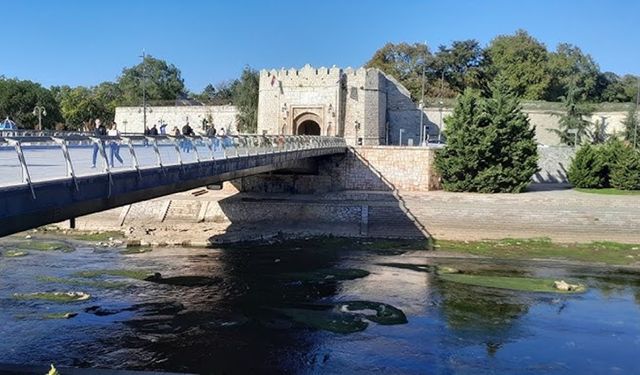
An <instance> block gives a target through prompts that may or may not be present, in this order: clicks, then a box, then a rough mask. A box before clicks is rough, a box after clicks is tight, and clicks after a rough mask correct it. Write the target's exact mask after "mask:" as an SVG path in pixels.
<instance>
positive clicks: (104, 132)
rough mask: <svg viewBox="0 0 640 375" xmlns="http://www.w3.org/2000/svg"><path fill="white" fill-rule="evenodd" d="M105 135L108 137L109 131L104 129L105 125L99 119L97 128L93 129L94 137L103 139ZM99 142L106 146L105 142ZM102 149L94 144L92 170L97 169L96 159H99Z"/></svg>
mask: <svg viewBox="0 0 640 375" xmlns="http://www.w3.org/2000/svg"><path fill="white" fill-rule="evenodd" d="M105 135H107V129H106V128H105V127H104V125H102V121H101V120H100V119H99V118H97V119H96V122H95V128H94V129H93V136H94V137H96V138H102V137H104V136H105ZM98 142H100V143H102V145H103V146H104V142H103V141H102V139H100V140H99V141H98ZM99 149H100V147H99V146H98V143H97V142H94V143H93V158H92V159H91V161H92V162H91V168H95V167H96V159H97V158H98V150H99Z"/></svg>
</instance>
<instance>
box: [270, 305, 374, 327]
mask: <svg viewBox="0 0 640 375" xmlns="http://www.w3.org/2000/svg"><path fill="white" fill-rule="evenodd" d="M276 311H278V312H280V313H282V314H283V315H285V316H287V317H289V318H290V319H292V320H293V321H295V322H297V323H301V324H304V325H306V326H309V327H311V328H315V329H320V330H324V331H330V332H335V333H354V332H360V331H364V330H365V329H366V328H367V327H368V326H369V323H367V322H366V321H364V319H362V317H361V316H358V315H354V314H342V313H339V312H335V311H332V310H313V309H276Z"/></svg>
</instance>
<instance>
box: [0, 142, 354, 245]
mask: <svg viewBox="0 0 640 375" xmlns="http://www.w3.org/2000/svg"><path fill="white" fill-rule="evenodd" d="M136 138H137V139H136V142H135V143H134V142H133V141H131V138H122V139H121V138H105V139H91V140H89V141H90V142H92V143H93V144H95V145H96V146H97V147H98V157H97V163H96V168H92V165H91V164H92V162H93V160H92V158H93V152H94V151H93V150H94V146H93V144H88V143H87V142H86V139H85V140H83V141H81V142H78V141H77V140H75V138H74V140H73V141H67V140H64V139H63V140H62V141H60V140H58V141H57V142H59V145H58V146H54V145H53V144H51V142H50V140H49V141H48V140H47V139H43V140H40V139H38V140H37V142H30V139H29V138H13V139H11V138H8V137H7V138H5V141H6V142H7V144H5V145H4V146H2V147H0V176H1V177H0V236H2V235H7V234H11V233H15V232H18V231H21V230H25V229H29V228H33V227H37V226H40V225H44V224H48V223H53V222H58V221H62V220H65V219H69V218H73V217H77V216H81V215H86V214H89V213H92V212H97V211H102V210H106V209H110V208H114V207H118V206H121V205H125V204H130V203H134V202H138V201H142V200H147V199H151V198H155V197H159V196H162V195H167V194H172V193H176V192H179V191H184V190H188V189H192V188H196V187H200V186H204V185H208V184H213V183H218V182H221V181H225V180H230V179H234V178H239V177H243V176H248V175H253V174H258V173H264V172H268V171H273V170H277V169H283V168H292V167H295V166H296V165H297V163H298V162H299V161H300V160H303V159H306V158H312V157H319V156H323V155H331V154H336V153H341V152H344V151H345V150H346V144H345V142H344V139H341V138H334V137H307V136H271V137H267V136H241V137H227V138H224V139H220V138H212V139H209V138H200V137H196V138H190V139H186V138H183V137H180V138H170V137H148V138H145V137H136ZM33 140H36V139H35V138H33ZM112 142H113V143H116V144H118V145H121V146H122V147H121V148H120V155H121V156H122V157H123V163H122V164H121V163H119V162H117V161H116V162H115V168H111V167H110V166H109V165H108V164H109V163H108V154H109V153H108V152H107V150H110V147H111V146H110V145H111V143H112ZM183 142H187V145H184V144H183ZM105 146H106V147H105ZM183 146H185V147H188V148H189V151H188V152H186V149H185V148H183ZM65 150H66V152H65ZM11 155H13V158H12V157H11ZM125 156H128V158H127V159H125Z"/></svg>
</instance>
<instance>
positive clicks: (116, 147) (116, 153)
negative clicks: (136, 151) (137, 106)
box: [91, 119, 226, 168]
mask: <svg viewBox="0 0 640 375" xmlns="http://www.w3.org/2000/svg"><path fill="white" fill-rule="evenodd" d="M166 127H167V124H166V123H164V122H162V121H161V122H160V126H157V125H156V124H154V125H153V126H152V127H151V128H148V127H147V126H145V127H144V133H143V134H144V135H145V136H156V135H164V134H166ZM158 128H159V130H158ZM172 135H173V136H175V137H179V136H181V135H184V136H185V138H183V139H182V140H181V141H180V149H181V151H182V152H185V153H189V152H190V151H191V150H192V149H194V148H195V146H194V145H193V143H192V141H191V140H190V139H189V137H194V136H196V133H195V131H194V130H193V128H192V127H191V126H190V125H189V121H187V123H186V124H185V125H184V126H183V127H182V131H180V129H178V127H177V126H174V127H173V130H172ZM93 136H94V137H96V138H102V137H106V136H110V137H118V136H120V131H118V126H117V124H116V123H115V121H114V122H112V123H111V125H110V126H109V127H108V129H107V127H105V126H104V125H103V124H102V120H100V119H96V120H95V128H94V130H93ZM206 136H207V137H220V138H222V141H221V142H222V145H225V139H226V131H225V128H224V127H221V128H220V130H219V131H218V130H216V128H215V126H213V124H211V125H209V126H207V127H206ZM100 143H101V144H102V145H103V146H105V143H104V142H103V141H102V140H101V141H100ZM144 145H145V146H147V145H148V141H147V140H146V138H145V141H144ZM220 145H221V143H220V141H219V140H218V139H217V138H214V141H213V147H214V149H216V150H217V149H218V148H219V147H220ZM108 146H109V157H108V162H109V165H110V166H111V168H114V166H115V165H114V160H117V161H119V162H120V164H121V165H122V164H124V161H123V160H122V157H121V156H120V143H119V142H117V141H116V140H110V141H108ZM99 150H100V146H99V142H94V144H93V157H92V163H91V168H95V167H96V161H97V158H98V151H99ZM105 152H106V150H105Z"/></svg>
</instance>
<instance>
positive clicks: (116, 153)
mask: <svg viewBox="0 0 640 375" xmlns="http://www.w3.org/2000/svg"><path fill="white" fill-rule="evenodd" d="M107 135H108V136H110V137H119V136H120V132H119V131H118V125H117V124H116V123H115V122H114V123H113V124H111V128H110V129H109V131H108V132H107ZM109 149H110V153H109V160H110V161H111V168H114V165H113V158H114V157H115V158H116V159H118V161H119V162H120V165H122V164H124V162H123V161H122V157H120V143H118V142H117V141H116V140H115V139H112V140H111V141H110V143H109Z"/></svg>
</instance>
